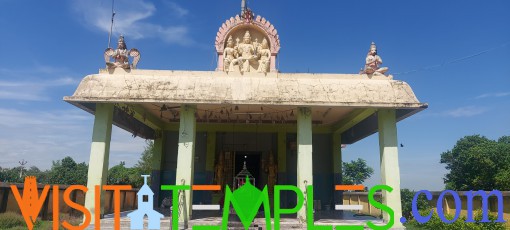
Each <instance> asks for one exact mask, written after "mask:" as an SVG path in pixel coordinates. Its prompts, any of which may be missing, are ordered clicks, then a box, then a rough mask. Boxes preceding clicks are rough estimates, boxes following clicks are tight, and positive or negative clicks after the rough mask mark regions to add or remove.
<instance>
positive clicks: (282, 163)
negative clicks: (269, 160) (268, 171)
mask: <svg viewBox="0 0 510 230" xmlns="http://www.w3.org/2000/svg"><path fill="white" fill-rule="evenodd" d="M277 159H278V173H285V172H286V171H287V133H286V132H285V131H278V158H277Z"/></svg>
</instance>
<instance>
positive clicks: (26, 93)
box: [0, 77, 78, 101]
mask: <svg viewBox="0 0 510 230" xmlns="http://www.w3.org/2000/svg"><path fill="white" fill-rule="evenodd" d="M76 84H78V80H76V79H74V78H71V77H62V78H58V79H54V80H43V81H41V80H39V79H30V80H28V79H27V80H21V81H5V80H1V79H0V99H7V100H19V101H48V100H49V97H48V96H47V93H48V91H49V90H50V89H51V88H54V87H61V86H68V85H76Z"/></svg>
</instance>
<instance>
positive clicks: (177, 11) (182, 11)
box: [164, 1, 189, 17]
mask: <svg viewBox="0 0 510 230" xmlns="http://www.w3.org/2000/svg"><path fill="white" fill-rule="evenodd" d="M164 3H165V5H166V6H167V7H168V9H170V10H171V11H172V12H174V13H175V15H176V16H177V17H184V16H186V15H188V13H189V11H188V10H187V9H184V8H182V7H181V6H179V5H178V4H177V3H175V2H173V1H164Z"/></svg>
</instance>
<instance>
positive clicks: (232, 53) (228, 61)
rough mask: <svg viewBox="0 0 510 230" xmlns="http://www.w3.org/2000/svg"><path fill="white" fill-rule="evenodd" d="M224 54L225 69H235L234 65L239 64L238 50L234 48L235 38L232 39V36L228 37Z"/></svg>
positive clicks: (226, 70) (227, 70)
mask: <svg viewBox="0 0 510 230" xmlns="http://www.w3.org/2000/svg"><path fill="white" fill-rule="evenodd" d="M223 56H224V57H223V71H225V72H230V71H233V66H234V65H236V64H237V51H236V50H235V49H234V39H232V36H230V37H229V38H228V41H227V47H226V48H225V50H224V51H223Z"/></svg>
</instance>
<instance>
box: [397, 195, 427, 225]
mask: <svg viewBox="0 0 510 230" xmlns="http://www.w3.org/2000/svg"><path fill="white" fill-rule="evenodd" d="M415 193H416V192H415V191H411V190H409V189H406V188H405V189H401V190H400V197H401V202H402V215H403V216H404V217H405V218H406V219H408V220H411V219H413V214H412V207H413V206H412V205H413V198H414V195H415ZM416 206H417V208H418V211H422V210H430V205H429V202H428V200H427V198H426V196H425V194H420V196H418V201H417V204H416Z"/></svg>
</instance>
